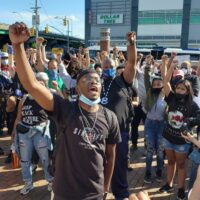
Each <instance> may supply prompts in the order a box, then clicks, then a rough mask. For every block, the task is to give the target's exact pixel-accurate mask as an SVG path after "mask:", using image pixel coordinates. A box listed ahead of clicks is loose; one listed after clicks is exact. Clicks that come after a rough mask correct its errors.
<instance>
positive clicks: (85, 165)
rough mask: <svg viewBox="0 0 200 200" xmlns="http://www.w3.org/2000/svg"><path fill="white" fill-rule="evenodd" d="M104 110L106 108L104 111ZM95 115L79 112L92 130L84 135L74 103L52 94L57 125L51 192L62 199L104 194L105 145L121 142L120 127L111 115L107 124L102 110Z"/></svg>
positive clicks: (87, 199) (89, 197) (80, 118)
mask: <svg viewBox="0 0 200 200" xmlns="http://www.w3.org/2000/svg"><path fill="white" fill-rule="evenodd" d="M104 109H105V108H104ZM104 109H103V107H102V106H100V108H99V110H98V112H97V113H88V112H86V111H84V110H83V109H82V113H83V115H84V117H85V118H86V119H87V121H88V123H89V124H90V128H91V127H93V125H94V122H95V119H96V125H95V126H94V129H93V131H90V132H89V133H86V132H85V131H84V127H83V124H84V126H85V127H87V126H86V125H85V123H84V122H85V120H84V119H83V118H84V117H83V116H82V114H81V112H80V109H79V107H78V103H77V102H70V101H69V100H66V99H63V98H61V97H59V96H58V95H55V94H54V112H52V113H50V114H51V115H52V116H53V117H54V118H55V120H56V122H57V123H58V129H59V130H58V134H59V135H58V138H57V143H56V157H55V158H56V163H55V168H56V170H55V177H54V185H53V191H54V193H55V194H56V195H58V196H59V197H62V198H65V199H75V200H76V199H77V200H80V199H81V200H89V199H97V198H101V197H102V195H103V192H104V187H103V186H104V163H105V147H106V144H115V143H118V142H120V140H121V138H120V133H119V125H118V122H117V118H116V116H115V114H114V113H111V111H109V110H107V109H106V111H107V112H110V113H111V116H112V121H111V122H110V124H109V123H108V121H107V119H106V117H105V110H104Z"/></svg>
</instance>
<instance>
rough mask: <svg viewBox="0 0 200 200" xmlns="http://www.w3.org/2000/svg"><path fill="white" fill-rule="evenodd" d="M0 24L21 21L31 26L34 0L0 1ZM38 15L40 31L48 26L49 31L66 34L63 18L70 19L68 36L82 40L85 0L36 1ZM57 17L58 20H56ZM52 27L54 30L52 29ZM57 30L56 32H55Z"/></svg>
mask: <svg viewBox="0 0 200 200" xmlns="http://www.w3.org/2000/svg"><path fill="white" fill-rule="evenodd" d="M0 2H3V3H1V4H0V23H6V24H12V23H14V22H15V21H23V22H25V23H26V24H27V25H28V26H29V27H31V26H32V14H33V12H32V10H31V7H34V6H35V0H0ZM38 6H39V7H41V8H40V9H39V14H40V29H41V30H44V28H45V26H46V25H49V31H51V32H56V33H58V31H57V30H59V31H60V32H62V33H63V34H67V27H64V26H63V20H62V18H64V17H65V16H66V17H67V18H70V20H69V21H70V24H69V30H70V34H72V35H73V36H75V37H81V38H84V30H85V27H84V24H85V14H84V11H85V10H84V9H85V0H54V1H53V0H38ZM56 17H58V19H56ZM53 27H54V28H53ZM56 29H57V30H56Z"/></svg>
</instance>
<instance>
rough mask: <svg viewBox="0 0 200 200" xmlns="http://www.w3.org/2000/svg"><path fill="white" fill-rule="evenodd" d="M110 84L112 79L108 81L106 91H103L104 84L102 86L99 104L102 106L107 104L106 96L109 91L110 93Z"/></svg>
mask: <svg viewBox="0 0 200 200" xmlns="http://www.w3.org/2000/svg"><path fill="white" fill-rule="evenodd" d="M112 82H113V79H112V80H111V81H110V84H109V85H108V89H107V91H105V87H104V84H102V92H103V97H102V99H101V104H103V105H106V104H108V97H107V96H108V93H109V91H110V87H111V85H112Z"/></svg>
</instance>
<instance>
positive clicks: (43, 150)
mask: <svg viewBox="0 0 200 200" xmlns="http://www.w3.org/2000/svg"><path fill="white" fill-rule="evenodd" d="M43 130H44V127H41V126H34V127H30V128H29V131H28V132H27V133H25V134H21V133H19V132H18V142H19V152H20V158H21V167H22V176H23V180H24V181H25V182H32V169H31V158H32V152H33V147H34V148H35V150H36V151H37V153H38V155H39V157H40V160H41V162H42V165H43V169H44V175H45V179H46V180H47V181H48V182H51V181H52V180H53V177H52V176H51V175H50V174H49V172H48V166H49V155H48V143H49V142H48V137H47V135H46V134H43ZM45 132H46V131H45Z"/></svg>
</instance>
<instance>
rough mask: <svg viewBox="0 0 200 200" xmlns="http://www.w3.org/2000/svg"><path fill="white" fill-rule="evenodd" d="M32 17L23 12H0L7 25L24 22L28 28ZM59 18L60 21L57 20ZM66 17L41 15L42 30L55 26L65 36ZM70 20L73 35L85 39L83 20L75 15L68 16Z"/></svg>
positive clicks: (1, 19) (0, 17)
mask: <svg viewBox="0 0 200 200" xmlns="http://www.w3.org/2000/svg"><path fill="white" fill-rule="evenodd" d="M32 15H33V13H31V12H27V11H22V12H14V11H13V12H7V11H2V12H0V21H1V23H5V24H12V23H15V22H16V21H23V22H24V23H25V24H27V25H28V27H31V26H32ZM56 17H58V19H56ZM64 17H65V16H63V15H62V16H61V15H48V16H47V15H45V14H43V13H40V29H43V30H44V27H45V26H46V25H50V26H53V27H55V28H57V29H59V30H60V31H61V32H63V33H64V34H65V33H66V27H64V26H63V21H62V19H63V18H64ZM66 17H67V18H68V19H71V20H70V24H69V29H70V31H71V32H72V35H73V36H75V37H81V38H84V23H82V22H81V20H80V19H79V18H78V17H77V16H74V15H69V16H66ZM49 30H50V31H52V32H56V31H55V29H53V28H51V27H50V28H49ZM57 33H58V32H57Z"/></svg>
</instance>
